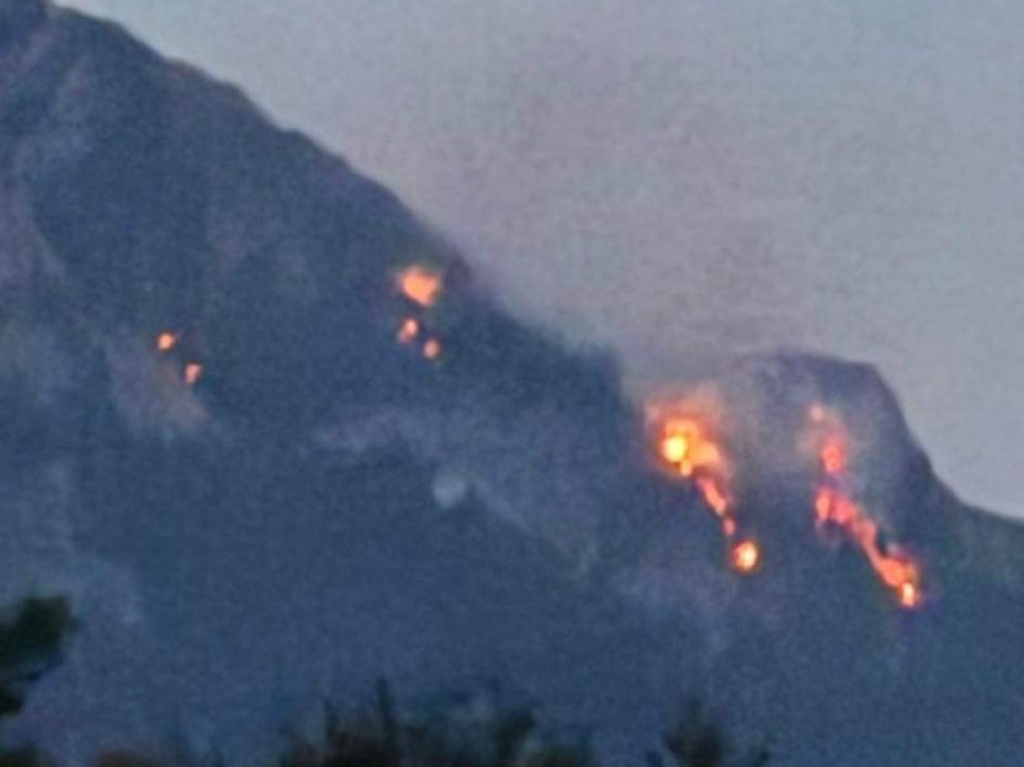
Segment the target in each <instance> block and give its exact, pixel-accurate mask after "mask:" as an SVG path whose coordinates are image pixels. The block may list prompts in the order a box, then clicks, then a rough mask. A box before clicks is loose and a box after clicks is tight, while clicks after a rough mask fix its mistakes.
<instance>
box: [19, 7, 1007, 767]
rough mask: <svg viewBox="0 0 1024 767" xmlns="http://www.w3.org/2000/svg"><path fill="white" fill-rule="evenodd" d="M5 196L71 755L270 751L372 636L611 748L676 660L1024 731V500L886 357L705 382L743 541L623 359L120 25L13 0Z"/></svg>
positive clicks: (849, 736) (719, 675)
mask: <svg viewBox="0 0 1024 767" xmlns="http://www.w3.org/2000/svg"><path fill="white" fill-rule="evenodd" d="M0 200H2V202H3V204H2V205H0V297H2V299H3V300H2V303H0V307H2V309H0V322H2V328H0V419H2V422H3V423H4V424H5V426H6V428H5V430H4V432H3V435H2V440H0V448H2V450H3V452H4V457H5V459H6V460H5V461H4V462H3V463H2V464H0V489H2V492H3V497H4V499H5V501H4V504H3V505H2V506H0V521H2V524H3V528H4V530H5V533H6V535H5V536H4V538H3V539H2V540H0V575H2V576H3V580H2V582H3V586H2V591H3V596H4V598H5V599H7V600H13V599H15V598H17V597H19V596H21V595H23V593H24V592H25V591H26V590H29V589H35V590H41V591H54V590H60V591H67V592H69V593H70V596H71V598H72V602H73V604H74V605H75V608H76V611H77V612H78V614H79V617H80V620H81V624H82V630H81V631H80V633H79V635H78V636H77V637H76V639H75V642H74V643H73V646H72V658H71V661H70V662H69V664H68V665H67V666H66V667H65V668H64V669H62V670H61V671H60V672H59V673H57V674H55V675H53V677H52V678H50V679H48V680H47V681H46V683H45V684H43V685H42V686H41V687H40V688H39V690H38V691H37V695H36V697H35V698H34V699H33V700H32V701H31V704H30V707H29V709H28V710H27V712H26V715H25V717H24V718H23V719H22V720H21V721H20V722H19V723H18V728H19V729H18V732H19V733H22V734H25V735H29V736H33V735H34V736H36V737H37V738H38V739H39V740H40V741H41V742H42V744H43V745H45V746H46V747H47V748H49V749H50V750H51V751H52V752H53V753H54V754H55V755H56V756H58V757H60V758H61V759H62V760H66V761H70V762H79V763H80V762H81V761H83V760H87V759H88V758H90V756H91V755H93V754H94V753H95V752H96V751H98V750H100V749H103V748H108V747H113V746H126V745H127V746H133V745H134V746H139V745H144V744H157V745H160V744H166V743H168V742H172V743H173V742H177V743H178V744H179V745H181V746H183V747H185V748H189V749H199V750H218V751H221V752H223V753H224V754H226V755H227V756H228V758H229V759H230V760H231V761H232V762H234V761H239V762H240V761H244V760H246V759H252V758H255V757H256V755H258V754H260V753H265V751H264V749H272V748H273V747H274V739H275V737H276V734H277V733H278V729H277V728H278V726H279V725H280V724H281V723H282V722H285V721H289V720H292V721H294V720H299V719H301V718H302V717H303V716H305V715H307V714H309V713H310V712H311V711H312V710H314V709H315V708H316V706H317V703H318V700H319V698H320V697H322V696H327V697H331V698H337V699H340V700H343V701H349V700H351V699H352V698H353V697H356V698H358V697H359V696H360V695H362V694H364V693H365V692H366V691H368V690H369V688H370V685H371V684H372V682H373V680H374V679H375V678H376V677H378V676H381V675H385V676H389V677H391V678H393V680H394V682H395V684H396V686H397V688H398V691H399V694H400V696H401V695H403V694H404V695H407V696H408V697H409V698H410V699H416V698H419V697H421V696H424V695H428V694H430V693H431V692H436V691H437V690H438V689H459V688H461V689H474V688H477V687H479V686H480V685H482V684H485V683H487V682H488V681H498V682H501V683H503V684H505V685H509V686H512V687H515V688H517V689H519V690H522V691H523V692H524V693H525V694H526V695H528V696H530V697H532V698H533V699H535V700H536V701H538V704H539V705H540V706H541V708H542V712H543V713H545V714H546V715H548V716H550V717H551V719H552V720H553V721H555V722H557V723H559V724H562V725H565V726H567V727H572V726H575V727H585V728H589V729H591V730H592V732H593V733H594V738H595V740H596V741H597V743H598V745H599V746H600V750H601V753H602V755H603V756H604V757H605V758H606V759H607V761H609V762H610V763H617V762H625V761H633V760H635V759H636V758H637V757H638V756H639V754H641V753H642V752H643V751H644V750H645V749H646V748H648V747H649V746H650V744H651V743H653V742H655V740H656V738H657V734H658V732H659V730H660V728H661V727H662V726H663V724H664V723H665V722H666V721H667V720H668V717H669V716H670V715H671V714H672V712H673V711H674V709H675V707H676V706H678V705H679V704H680V702H681V701H682V699H683V698H684V697H686V696H690V695H699V696H701V697H704V698H707V699H709V700H710V701H711V703H712V704H714V705H716V706H717V707H718V708H719V709H720V710H721V712H722V715H723V718H725V719H726V720H727V721H728V722H729V723H730V724H731V725H732V726H733V727H734V730H735V732H736V733H737V735H738V736H739V737H741V738H743V739H750V740H756V739H758V738H761V737H764V736H766V735H767V736H769V737H770V738H771V739H772V741H773V742H774V743H775V744H776V748H775V750H776V752H777V762H778V763H779V764H791V765H813V764H819V763H821V761H828V763H830V764H836V765H851V766H852V765H859V764H863V763H866V762H869V763H872V764H878V765H887V764H892V765H897V764H902V763H905V762H906V761H907V760H908V759H910V758H913V760H914V762H915V763H917V764H934V765H947V764H948V765H958V764H963V763H965V762H967V763H969V762H971V761H978V762H979V763H982V762H983V763H988V764H1006V765H1011V764H1013V765H1015V764H1017V763H1018V762H1019V756H1020V754H1022V753H1024V744H1022V743H1021V742H1020V737H1021V736H1020V735H1018V734H1015V732H1014V730H1013V727H1012V726H1011V725H1010V724H1009V723H1011V722H1013V721H1015V718H1016V717H1017V716H1018V715H1019V713H1020V712H1021V711H1022V710H1024V697H1022V695H1024V694H1022V692H1021V691H1022V690H1024V678H1022V677H1024V670H1022V669H1024V665H1022V664H1021V663H1019V660H1020V659H1021V650H1020V649H1019V646H1018V643H1017V642H1016V637H1017V634H1018V632H1019V627H1020V626H1021V625H1024V622H1022V619H1024V615H1022V613H1024V596H1022V581H1021V578H1022V577H1024V564H1022V560H1021V557H1022V556H1024V554H1022V552H1024V543H1022V538H1024V534H1022V531H1021V529H1020V527H1019V526H1016V525H1013V524H1011V523H1008V522H1004V521H1000V520H996V519H995V518H992V517H989V516H987V515H985V514H984V513H982V512H978V511H973V510H969V509H965V508H963V507H962V505H961V504H959V503H958V502H957V501H956V499H955V498H953V497H952V495H951V494H950V493H948V492H947V491H946V490H945V489H944V488H943V487H942V486H941V484H940V483H938V482H937V480H936V479H935V478H934V476H933V474H932V472H931V468H930V466H929V464H928V461H927V459H926V458H925V457H924V455H923V453H922V452H921V450H920V448H919V447H918V446H917V445H916V444H915V442H914V440H913V439H912V438H911V437H910V435H909V432H908V430H907V427H906V424H904V423H903V419H902V416H901V414H900V413H899V408H898V405H897V403H896V401H895V398H894V396H893V395H892V394H891V393H890V392H889V391H888V389H887V388H886V387H885V385H884V384H883V383H882V382H881V380H880V379H879V378H878V376H877V374H876V373H875V372H874V371H873V370H872V369H870V368H869V367H867V366H863V365H852V364H846V363H840V362H837V361H834V360H826V359H818V358H812V357H807V356H803V355H793V354H788V355H777V356H774V357H766V358H754V359H748V360H739V361H736V363H735V364H734V365H732V366H731V367H728V368H727V369H723V370H718V371H714V372H713V373H712V374H711V375H710V376H709V378H710V382H709V381H705V382H688V383H686V384H685V387H686V388H688V389H692V388H694V387H697V388H699V387H700V386H708V385H710V386H712V387H714V389H715V390H716V391H717V392H718V393H719V396H720V397H721V399H722V401H723V402H724V403H726V405H725V407H726V411H727V417H726V418H725V421H726V424H725V426H724V427H723V440H724V441H723V445H724V446H726V447H728V449H729V451H730V453H731V454H732V457H733V458H734V462H735V464H736V467H735V472H734V474H735V476H734V477H732V479H734V480H735V494H736V499H737V502H738V509H739V510H738V519H739V521H740V523H741V524H742V526H743V529H744V531H749V532H750V533H752V534H756V535H757V537H758V540H759V541H760V543H761V545H762V547H763V550H764V555H765V559H764V563H763V566H762V568H761V571H760V572H759V573H758V574H757V575H756V576H754V577H751V578H747V579H744V578H741V577H739V576H738V575H736V574H735V573H733V572H731V571H730V570H729V568H728V567H727V566H725V564H724V562H723V556H722V553H723V551H722V550H723V540H722V536H721V534H720V526H719V522H718V520H716V519H715V517H714V515H713V514H712V513H711V512H710V510H709V509H708V508H707V506H706V504H705V503H704V501H703V499H702V497H701V494H700V493H699V492H698V488H697V487H696V486H695V485H694V483H692V482H687V481H683V480H681V479H680V478H679V477H671V476H669V475H668V473H667V472H665V471H664V467H663V466H661V465H659V464H658V462H657V461H656V459H655V457H654V451H653V450H652V446H651V445H650V434H649V433H648V432H647V431H646V430H645V425H644V423H643V419H642V417H641V415H640V413H639V412H638V410H639V408H636V407H635V406H634V405H633V404H632V403H631V402H630V401H628V400H627V399H626V397H625V396H624V395H623V394H622V392H621V391H620V389H619V385H618V381H617V377H616V371H615V367H614V364H613V363H611V362H609V361H608V360H606V359H604V358H601V357H597V356H586V355H583V354H579V353H570V352H568V351H565V350H563V349H562V348H561V347H560V346H559V345H558V344H557V343H556V342H554V341H553V340H551V339H549V338H546V337H544V336H543V335H541V334H539V333H537V332H535V331H533V330H532V329H530V328H528V327H526V326H524V325H523V324H521V323H520V322H518V321H517V320H515V319H514V318H512V317H510V316H509V315H508V314H507V313H506V312H504V311H503V310H501V309H500V308H499V307H497V306H496V305H495V303H494V302H493V301H492V300H491V299H490V298H489V297H488V296H486V295H485V294H484V293H483V292H482V291H481V290H480V289H479V288H478V287H476V286H475V285H474V284H473V282H472V279H471V275H470V270H469V268H468V267H467V265H466V264H465V262H464V261H463V260H462V258H461V257H460V255H459V254H458V253H457V252H455V251H454V249H453V248H452V247H451V246H450V245H449V244H447V243H446V242H445V241H444V240H443V238H441V237H439V236H438V235H437V234H435V233H433V232H431V231H430V230H429V229H427V228H426V227H424V226H423V225H422V224H421V223H420V222H418V221H417V220H416V218H415V216H414V215H412V214H411V213H410V212H409V211H408V210H406V209H405V208H404V207H403V206H402V204H401V203H400V202H399V201H398V200H397V199H396V198H395V197H394V196H393V195H392V194H391V193H390V192H388V191H387V190H385V189H383V188H382V187H380V186H379V185H377V184H375V183H373V182H372V181H369V180H367V179H365V178H363V177H361V176H360V175H359V174H357V173H356V172H354V171H353V170H352V169H351V168H349V167H347V166H346V165H345V164H344V163H343V162H342V161H340V160H337V159H335V158H331V157H329V156H328V155H326V154H324V153H323V152H321V151H320V150H319V149H318V148H316V147H315V146H314V145H313V144H312V143H310V142H309V141H308V140H306V139H304V138H302V137H300V136H297V135H295V134H291V133H282V132H280V131H278V130H276V129H275V128H274V127H273V126H271V125H269V124H268V123H267V122H266V121H264V120H263V118H261V117H260V115H259V114H258V112H257V111H256V110H255V109H254V108H253V107H252V106H251V105H249V104H248V103H247V102H246V100H245V99H244V97H242V96H241V95H240V94H238V93H237V92H235V91H233V90H232V89H230V88H227V87H225V86H223V85H220V84H217V83H213V82H210V81H209V80H207V79H206V78H205V77H203V76H202V75H200V74H198V73H195V72H193V71H191V70H190V69H188V68H187V67H184V66H182V65H177V64H169V63H167V62H164V61H162V60H161V59H159V58H158V57H157V56H156V55H155V54H153V53H152V52H151V51H149V50H148V49H146V48H145V47H144V46H142V45H140V44H139V43H137V42H135V41H134V40H132V39H131V38H130V37H128V36H127V35H126V34H125V33H124V32H122V31H120V30H119V29H117V28H116V27H112V26H110V25H107V24H103V23H100V22H97V21H94V20H91V19H88V18H85V17H83V16H80V15H78V14H74V13H70V12H67V11H62V10H59V9H56V8H54V7H52V6H49V5H47V4H45V3H43V2H41V0H0ZM410 269H412V270H414V271H413V272H410V271H409V270H410ZM409 275H413V277H415V276H416V275H418V277H416V279H414V278H413V277H410V276H409ZM407 278H408V279H411V280H412V282H410V283H407V282H406V279H407ZM417 280H418V281H417ZM435 283H436V284H435ZM435 294H436V295H435ZM815 403H825V404H827V405H828V406H829V407H830V408H832V409H834V410H835V411H836V412H838V413H840V414H841V415H842V417H843V419H844V420H845V422H846V423H847V425H848V427H849V431H850V435H851V438H852V439H854V441H855V442H856V444H857V446H858V450H857V453H856V455H855V456H854V457H855V458H856V461H855V466H854V469H856V471H854V472H851V478H850V482H849V492H851V493H852V494H855V495H856V498H857V500H858V502H861V503H862V504H863V506H864V508H865V509H866V510H867V511H866V513H868V514H870V518H871V522H872V524H874V525H876V526H877V528H878V530H879V531H880V532H879V536H880V538H881V539H882V540H884V541H887V542H890V543H892V544H893V545H895V544H898V545H899V546H901V547H906V548H907V550H909V551H912V552H913V554H914V556H915V557H916V558H917V560H918V561H919V562H920V563H921V568H922V571H923V573H924V575H923V585H924V588H925V590H926V599H925V601H924V603H923V605H922V606H921V609H920V610H917V611H911V612H901V611H900V610H899V609H898V608H897V607H896V605H895V603H894V600H893V599H892V598H891V597H892V595H891V594H890V593H889V592H888V591H887V590H886V589H885V588H883V587H881V586H880V585H879V582H878V579H877V578H876V574H875V573H874V572H873V571H872V569H871V567H870V566H869V564H868V563H867V562H866V560H865V558H864V556H863V555H862V551H859V550H858V549H857V547H856V546H854V545H851V543H850V541H849V540H847V539H843V538H842V537H831V538H824V539H823V536H822V535H820V534H819V532H818V531H816V530H815V525H814V522H813V519H814V513H815V509H814V502H813V498H812V492H813V489H814V487H813V485H814V478H813V471H814V470H813V463H812V464H807V463H806V462H805V461H803V460H802V458H801V456H800V454H799V451H798V450H797V449H796V447H795V446H796V445H798V443H799V440H800V438H801V437H800V429H801V428H802V427H801V426H800V425H799V420H800V418H802V417H803V414H804V413H805V412H806V410H807V408H808V407H809V406H811V405H813V404H815ZM809 467H810V468H809ZM886 545H888V544H886ZM965 718H966V719H968V720H969V721H970V722H971V728H970V731H969V734H967V735H964V734H962V733H960V732H959V731H958V729H957V727H955V726H954V724H955V723H957V722H960V721H962V720H964V719H965ZM922 744H924V745H922Z"/></svg>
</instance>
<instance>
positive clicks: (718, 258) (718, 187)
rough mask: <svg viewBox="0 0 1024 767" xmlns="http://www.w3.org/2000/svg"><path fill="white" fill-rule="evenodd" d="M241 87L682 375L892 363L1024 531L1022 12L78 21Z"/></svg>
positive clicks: (467, 0)
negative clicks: (128, 32)
mask: <svg viewBox="0 0 1024 767" xmlns="http://www.w3.org/2000/svg"><path fill="white" fill-rule="evenodd" d="M70 4H73V5H76V6H77V7H80V8H83V9H87V10H90V11H92V12H95V13H97V14H100V15H104V16H108V17H111V18H114V19H117V20H119V21H121V22H123V23H124V24H126V25H127V26H128V27H129V28H131V29H132V30H133V31H135V32H137V33H138V34H140V35H141V36H142V37H143V38H145V39H146V40H147V41H149V42H150V43H152V44H154V45H155V46H156V47H157V48H159V49H160V50H161V51H163V52H165V53H168V54H171V55H172V56H175V57H180V58H185V59H188V60H189V61H191V62H193V63H196V64H198V65H200V66H201V67H203V68H205V69H207V70H209V71H211V72H212V73H214V74H216V75H218V76H221V77H224V78H227V79H230V80H233V81H235V82H238V83H240V84H241V85H242V86H243V87H244V88H245V89H246V90H247V91H248V92H249V93H250V94H251V95H252V96H253V97H254V98H255V99H256V100H257V101H258V102H260V103H261V104H262V105H263V106H264V107H265V109H266V110H267V111H268V112H269V113H270V114H271V115H272V116H273V117H274V118H275V119H276V120H277V121H278V122H280V123H283V124H285V125H288V126H291V127H298V128H300V129H302V130H304V131H306V132H308V133H310V134H312V135H313V136H314V137H315V138H317V139H318V140H320V141H321V142H322V143H324V144H326V145H327V146H328V147H330V148H331V149H334V150H337V151H339V152H340V153H342V154H344V155H345V156H346V157H347V158H348V159H349V160H350V161H352V162H353V163H354V164H356V165H357V166H358V167H360V168H362V169H363V170H364V171H366V172H368V173H369V174H371V175H373V176H376V177H378V178H380V179H381V180H383V181H385V182H386V183H387V184H389V185H390V186H391V187H393V188H394V189H395V190H396V191H397V192H398V193H399V194H401V195H402V196H403V197H404V198H405V199H406V200H407V201H408V202H409V203H410V204H411V205H412V206H413V207H414V208H416V209H417V210H419V211H420V212H421V213H423V214H424V215H425V216H426V217H427V218H429V219H430V220H432V221H433V222H435V223H436V224H438V225H440V226H441V227H443V228H444V229H446V230H447V231H448V232H450V233H451V234H452V235H453V237H454V239H455V240H456V241H457V242H459V243H460V244H461V245H463V246H464V248H465V249H466V250H467V251H468V252H469V254H470V257H471V259H472V260H474V261H475V262H476V263H477V264H479V265H481V268H482V272H483V275H484V279H485V280H487V281H489V282H491V283H492V284H493V285H494V286H495V287H496V288H497V289H499V290H500V291H501V293H502V294H503V295H505V296H506V297H507V298H508V301H509V302H510V303H511V304H512V305H513V306H514V307H515V308H517V309H518V310H519V311H520V312H521V313H523V314H528V315H529V316H532V317H535V318H539V319H541V320H543V321H545V322H547V323H550V324H552V325H556V326H557V327H559V328H561V329H563V330H566V331H569V332H571V333H573V334H574V335H575V336H577V337H579V338H583V339H587V340H591V341H596V342H600V343H605V344H610V345H613V346H614V347H615V348H616V349H617V350H619V351H620V352H621V354H622V356H623V358H624V360H625V361H626V363H627V365H628V369H629V371H630V373H631V375H632V376H633V377H634V378H635V379H636V380H657V379H659V378H662V377H665V376H668V375H670V374H671V372H672V370H673V369H675V368H677V367H682V366H684V365H685V361H686V360H687V359H690V358H694V357H696V356H699V355H703V354H706V353H708V352H718V351H721V350H735V351H748V350H761V349H772V348H777V347H780V346H784V347H798V348H806V349H811V350H817V351H823V352H828V353H833V354H837V355H842V356H846V357H854V358H859V359H864V360H868V361H871V362H873V363H875V364H877V365H878V366H879V367H880V368H881V370H882V372H883V373H884V374H885V375H886V377H887V378H888V379H889V380H890V382H891V383H892V384H893V385H894V386H895V388H896V389H897V391H898V394H899V395H900V397H901V399H902V401H903V403H904V405H905V408H906V411H907V414H908V418H909V420H910V423H911V426H912V428H913V429H914V431H915V433H916V434H917V435H918V436H919V437H920V438H921V441H922V442H923V443H924V445H925V447H926V449H927V450H928V451H929V453H930V454H931V455H932V456H933V458H934V459H935V461H936V464H937V467H938V470H939V472H940V474H941V475H942V476H943V477H944V478H945V479H946V480H947V481H949V482H950V484H951V485H952V487H953V489H954V490H956V491H957V492H958V493H959V494H960V495H961V496H962V497H964V498H966V499H967V500H969V501H973V502H978V503H981V504H984V505H988V506H990V507H992V508H996V509H999V510H1001V511H1005V512H1008V513H1014V514H1018V515H1022V516H1024V472H1022V471H1021V467H1020V461H1021V458H1022V457H1024V411H1022V407H1021V393H1022V392H1024V342H1022V340H1021V338H1020V333H1021V330H1022V329H1024V305H1022V303H1021V300H1020V296H1021V295H1022V293H1024V259H1022V256H1021V253H1020V249H1021V244H1022V243H1024V237H1022V235H1024V215H1022V208H1024V146H1022V143H1024V77H1021V72H1024V36H1022V35H1021V30H1022V29H1024V3H1021V2H1020V1H1019V0H972V2H964V1H963V0H900V2H898V3H894V2H892V0H858V2H850V0H831V1H830V0H729V2H721V1H720V0H703V1H698V0H174V2H168V0H74V2H73V3H70Z"/></svg>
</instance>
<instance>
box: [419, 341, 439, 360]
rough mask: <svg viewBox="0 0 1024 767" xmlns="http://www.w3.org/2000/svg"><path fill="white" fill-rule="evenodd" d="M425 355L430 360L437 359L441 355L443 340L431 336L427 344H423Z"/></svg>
mask: <svg viewBox="0 0 1024 767" xmlns="http://www.w3.org/2000/svg"><path fill="white" fill-rule="evenodd" d="M423 356H424V357H426V358H427V359H428V360H431V361H433V360H436V359H437V358H438V357H440V356H441V342H440V341H438V340H437V339H436V338H431V339H430V340H429V341H427V342H426V343H425V344H423Z"/></svg>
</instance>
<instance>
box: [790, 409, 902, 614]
mask: <svg viewBox="0 0 1024 767" xmlns="http://www.w3.org/2000/svg"><path fill="white" fill-rule="evenodd" d="M810 419H811V421H812V422H813V423H814V424H815V425H816V426H817V428H818V429H819V430H821V429H824V430H826V433H825V434H824V435H823V437H822V438H820V443H819V444H820V449H819V451H818V457H819V461H820V463H821V470H822V474H823V480H822V482H821V483H820V484H819V486H818V488H817V490H816V492H815V497H814V511H815V517H816V521H817V527H818V529H819V530H824V529H826V528H828V527H830V526H831V527H836V528H838V529H840V530H842V531H843V532H844V533H845V534H846V536H847V537H848V538H849V539H851V540H852V541H853V542H854V543H855V544H856V545H857V546H858V547H859V548H860V550H861V551H862V552H863V553H864V555H865V556H866V557H867V559H868V561H869V562H870V563H871V567H872V568H873V569H874V571H875V573H876V574H877V575H878V577H879V579H880V580H881V581H882V583H884V584H885V585H886V586H887V587H888V588H889V589H890V590H891V591H892V592H893V593H894V594H895V596H896V598H897V601H898V602H899V604H900V606H902V607H904V608H907V609H913V608H916V607H918V606H919V605H920V604H921V600H922V595H921V584H920V580H921V573H920V569H919V568H918V565H917V563H916V562H915V561H914V560H913V559H912V558H911V557H910V556H909V555H907V554H906V553H904V552H903V551H901V550H900V549H899V548H898V547H895V546H890V547H888V548H887V549H886V550H883V549H882V547H881V545H880V544H879V528H878V523H877V522H875V521H874V520H873V519H871V517H869V516H868V515H867V514H866V513H865V512H864V510H863V509H862V508H861V507H860V505H859V504H858V503H857V502H856V501H855V500H854V499H853V498H852V497H850V495H849V494H847V493H846V492H845V490H844V488H845V487H846V486H848V485H849V482H848V478H847V476H846V475H847V469H848V465H849V457H848V451H847V448H846V442H847V440H846V436H845V429H844V428H843V425H842V422H841V420H840V419H839V417H838V415H835V414H830V413H829V412H828V411H827V410H825V409H824V408H823V407H822V406H821V405H815V406H814V407H812V408H811V411H810Z"/></svg>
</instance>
